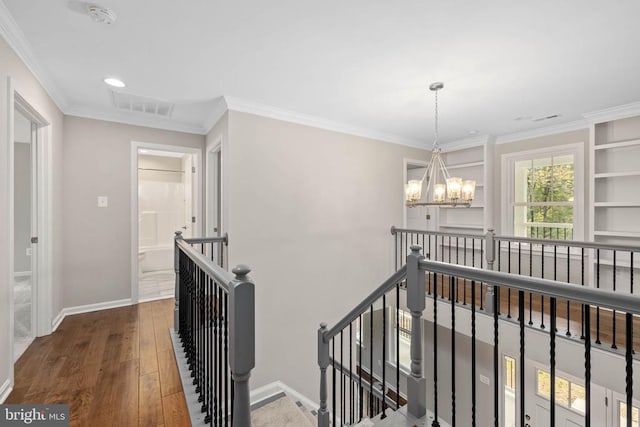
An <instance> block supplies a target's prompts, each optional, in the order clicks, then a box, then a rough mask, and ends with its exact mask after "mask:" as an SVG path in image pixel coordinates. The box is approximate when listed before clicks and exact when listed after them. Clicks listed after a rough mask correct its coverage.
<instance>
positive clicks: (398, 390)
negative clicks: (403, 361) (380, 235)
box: [396, 284, 400, 409]
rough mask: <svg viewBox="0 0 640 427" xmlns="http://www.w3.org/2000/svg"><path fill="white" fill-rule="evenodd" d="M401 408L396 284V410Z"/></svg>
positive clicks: (398, 312)
mask: <svg viewBox="0 0 640 427" xmlns="http://www.w3.org/2000/svg"><path fill="white" fill-rule="evenodd" d="M399 408H400V286H398V285H397V284H396V409H399Z"/></svg>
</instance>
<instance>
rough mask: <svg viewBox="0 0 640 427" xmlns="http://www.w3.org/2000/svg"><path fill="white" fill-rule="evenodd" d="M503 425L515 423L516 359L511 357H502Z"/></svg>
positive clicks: (510, 426)
mask: <svg viewBox="0 0 640 427" xmlns="http://www.w3.org/2000/svg"><path fill="white" fill-rule="evenodd" d="M504 372H505V384H504V425H505V426H506V427H515V425H516V361H515V359H513V358H512V357H509V356H505V357H504Z"/></svg>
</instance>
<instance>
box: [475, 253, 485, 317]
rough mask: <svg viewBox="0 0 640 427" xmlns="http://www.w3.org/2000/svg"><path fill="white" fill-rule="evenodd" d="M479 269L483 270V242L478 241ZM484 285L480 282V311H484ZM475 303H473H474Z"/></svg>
mask: <svg viewBox="0 0 640 427" xmlns="http://www.w3.org/2000/svg"><path fill="white" fill-rule="evenodd" d="M480 268H481V269H482V268H484V240H480ZM483 288H484V284H483V283H482V282H480V310H484V289H483ZM474 303H475V301H474Z"/></svg>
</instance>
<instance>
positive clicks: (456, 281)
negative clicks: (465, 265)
mask: <svg viewBox="0 0 640 427" xmlns="http://www.w3.org/2000/svg"><path fill="white" fill-rule="evenodd" d="M459 256H460V244H459V239H458V237H457V236H456V265H460V262H459ZM455 279H456V280H455V286H456V292H455V299H456V302H459V301H458V278H457V277H456V278H455ZM449 300H451V296H449Z"/></svg>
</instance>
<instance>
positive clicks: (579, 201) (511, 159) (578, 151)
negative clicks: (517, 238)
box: [501, 142, 585, 240]
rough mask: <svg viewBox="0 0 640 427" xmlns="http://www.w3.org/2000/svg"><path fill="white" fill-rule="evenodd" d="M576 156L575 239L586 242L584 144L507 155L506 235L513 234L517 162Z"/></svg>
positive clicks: (504, 168) (504, 183) (504, 158)
mask: <svg viewBox="0 0 640 427" xmlns="http://www.w3.org/2000/svg"><path fill="white" fill-rule="evenodd" d="M566 154H572V155H573V156H574V157H573V159H574V160H573V161H574V163H573V171H574V177H573V178H574V179H573V189H574V190H573V191H574V193H575V196H574V204H573V240H584V216H585V214H584V209H585V204H584V199H585V192H584V181H585V175H584V142H576V143H572V144H565V145H559V146H557V147H547V148H538V149H535V150H527V151H518V152H515V153H508V154H503V155H502V156H501V161H502V197H501V202H502V203H501V205H502V233H504V234H507V235H513V207H514V206H515V200H514V190H515V189H514V179H513V170H514V167H515V163H516V162H517V161H520V160H528V159H532V158H540V157H552V156H561V155H566Z"/></svg>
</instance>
